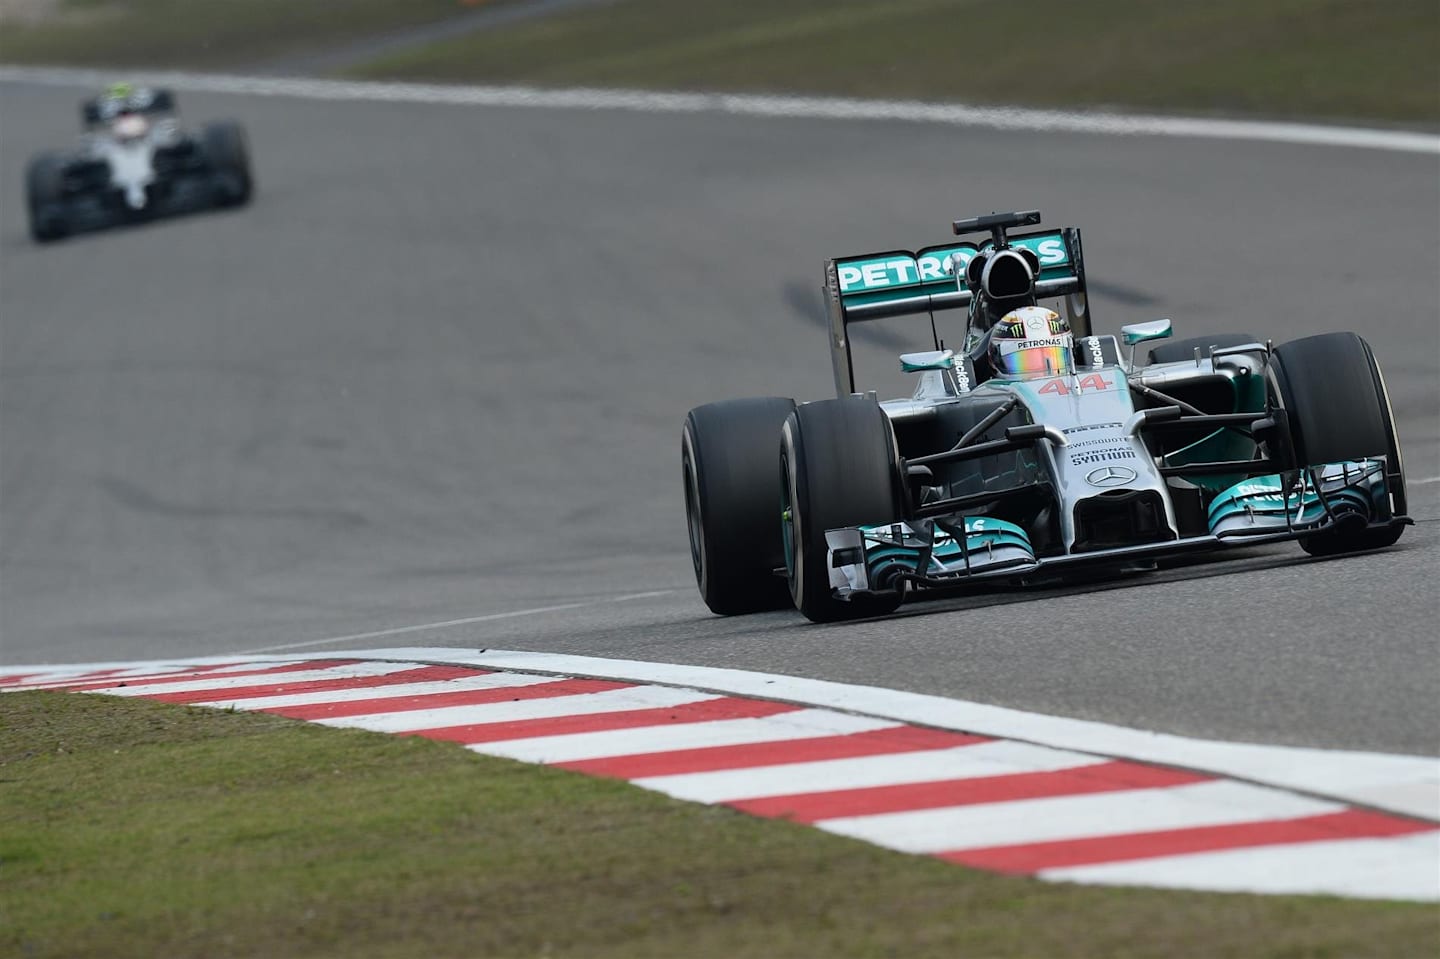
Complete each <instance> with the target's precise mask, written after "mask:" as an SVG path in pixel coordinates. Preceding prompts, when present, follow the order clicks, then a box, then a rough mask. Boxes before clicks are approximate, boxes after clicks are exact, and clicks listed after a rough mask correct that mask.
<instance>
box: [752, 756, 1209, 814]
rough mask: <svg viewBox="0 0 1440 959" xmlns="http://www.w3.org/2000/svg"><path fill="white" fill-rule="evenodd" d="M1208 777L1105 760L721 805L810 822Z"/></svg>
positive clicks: (1186, 782) (1170, 783) (1174, 783)
mask: <svg viewBox="0 0 1440 959" xmlns="http://www.w3.org/2000/svg"><path fill="white" fill-rule="evenodd" d="M1211 778H1212V777H1210V776H1201V775H1198V774H1196V773H1191V772H1183V771H1181V770H1177V769H1164V768H1161V767H1159V766H1139V765H1136V764H1135V763H1126V762H1107V763H1097V764H1095V765H1092V766H1082V767H1080V768H1078V769H1058V770H1054V771H1050V772H1037V773H1014V774H1011V775H1007V776H984V777H980V778H976V779H944V780H939V781H936V782H925V783H905V784H901V785H897V786H867V787H864V788H860V789H837V790H833V791H830V792H813V793H797V794H795V795H790V796H766V797H764V798H761V799H746V800H742V801H739V802H732V803H726V804H725V805H727V806H731V807H733V808H735V809H738V810H740V811H741V812H747V813H750V814H751V815H755V816H769V817H773V818H783V819H793V820H795V821H796V822H805V823H813V822H819V821H820V820H822V819H838V818H840V817H842V816H878V815H881V814H883V813H893V812H913V811H915V810H919V809H944V808H947V807H950V806H973V805H978V804H980V803H996V802H1011V801H1014V800H1017V799H1048V798H1051V797H1054V796H1079V795H1084V794H1087V793H1102V792H1118V791H1120V790H1125V789H1155V788H1162V787H1166V786H1185V785H1189V784H1191V783H1198V782H1206V781H1208V780H1210V779H1211Z"/></svg>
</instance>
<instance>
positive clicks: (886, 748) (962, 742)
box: [555, 726, 991, 779]
mask: <svg viewBox="0 0 1440 959" xmlns="http://www.w3.org/2000/svg"><path fill="white" fill-rule="evenodd" d="M990 741H991V740H989V739H986V738H985V737H983V736H969V735H966V734H964V733H950V732H944V731H942V730H939V729H922V728H920V727H918V726H892V727H890V728H888V729H873V730H869V731H867V732H863V733H847V734H845V735H843V736H816V737H815V738H813V739H782V740H778V741H774V742H761V743H740V744H738V745H734V746H702V747H700V748H697V749H676V750H672V751H669V752H655V753H636V754H634V755H631V756H605V757H603V758H601V759H580V760H576V761H575V762H568V763H556V764H555V765H557V766H559V767H560V768H562V769H573V770H575V771H577V772H582V773H589V774H590V775H592V776H615V777H617V778H619V779H644V778H645V777H647V776H679V775H683V774H686V773H708V772H717V771H720V770H725V769H749V768H752V767H758V766H782V765H785V764H787V763H804V762H818V761H820V760H824V759H854V758H856V757H860V756H879V755H884V754H887V753H912V752H921V751H924V750H931V749H950V748H952V747H955V746H971V745H974V744H976V743H985V742H990Z"/></svg>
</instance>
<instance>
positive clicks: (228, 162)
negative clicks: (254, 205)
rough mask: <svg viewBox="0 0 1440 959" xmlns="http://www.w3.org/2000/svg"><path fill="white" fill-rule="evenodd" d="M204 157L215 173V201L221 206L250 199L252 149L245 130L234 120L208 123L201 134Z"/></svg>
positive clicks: (252, 186) (237, 203) (245, 201)
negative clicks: (247, 144) (248, 146)
mask: <svg viewBox="0 0 1440 959" xmlns="http://www.w3.org/2000/svg"><path fill="white" fill-rule="evenodd" d="M201 144H202V146H203V147H204V149H205V158H206V160H208V161H209V163H210V168H211V170H212V171H213V173H214V176H215V184H216V186H215V193H216V202H217V203H219V204H220V205H221V206H243V205H244V204H246V203H248V202H250V194H251V192H252V191H253V190H254V186H255V181H254V178H253V177H252V176H251V173H250V151H249V149H248V148H247V147H246V145H245V131H244V130H243V129H241V127H240V124H238V123H231V122H228V121H227V122H222V123H211V124H208V125H207V126H206V127H205V129H204V130H203V131H202V133H201Z"/></svg>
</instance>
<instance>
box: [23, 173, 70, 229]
mask: <svg viewBox="0 0 1440 959" xmlns="http://www.w3.org/2000/svg"><path fill="white" fill-rule="evenodd" d="M25 199H26V206H27V207H28V209H29V212H30V236H31V238H32V239H34V240H35V242H37V243H48V242H50V241H51V240H58V239H60V238H61V237H64V236H65V235H67V234H68V233H69V232H70V225H69V222H68V220H69V218H68V216H67V214H66V212H65V159H64V157H61V156H57V155H55V154H52V153H42V154H41V155H39V156H37V157H35V158H34V159H33V160H31V161H30V166H29V168H28V169H27V170H26V171H25Z"/></svg>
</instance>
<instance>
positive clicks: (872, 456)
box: [780, 396, 904, 623]
mask: <svg viewBox="0 0 1440 959" xmlns="http://www.w3.org/2000/svg"><path fill="white" fill-rule="evenodd" d="M780 470H781V475H782V477H783V479H784V485H785V488H784V496H785V503H784V505H785V527H784V531H785V568H786V573H787V576H788V579H789V583H790V597H791V599H792V600H793V601H794V603H795V606H796V608H797V609H799V610H800V612H802V613H804V614H805V618H806V619H809V620H811V621H812V622H816V623H828V622H835V621H837V620H842V619H855V618H857V617H860V616H875V615H879V614H882V613H890V612H894V611H895V609H896V607H898V606H899V605H900V595H899V593H895V594H893V595H885V596H867V597H858V598H855V599H852V600H843V599H836V598H835V595H834V593H833V592H832V589H831V586H830V568H829V562H828V559H829V550H828V548H827V547H826V545H825V531H826V530H827V529H837V528H840V527H847V526H862V525H864V526H869V525H879V524H882V523H888V522H891V521H893V520H895V519H898V518H899V517H900V514H901V510H902V505H901V504H902V503H903V499H902V496H903V489H904V487H903V485H902V483H901V480H900V467H899V458H898V456H897V454H896V449H895V434H894V432H893V431H892V430H891V428H890V420H889V418H887V417H886V416H885V413H884V411H883V410H881V409H880V405H879V404H878V403H876V402H875V401H874V400H873V399H869V398H866V397H861V396H847V397H842V398H840V399H835V400H821V401H820V402H817V403H806V404H803V405H801V406H798V407H796V408H795V412H794V413H792V414H791V415H790V417H789V419H787V420H786V421H785V426H784V427H783V429H782V430H781V433H780Z"/></svg>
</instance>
